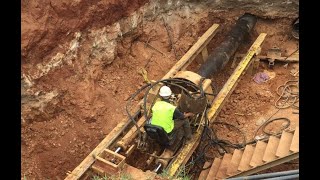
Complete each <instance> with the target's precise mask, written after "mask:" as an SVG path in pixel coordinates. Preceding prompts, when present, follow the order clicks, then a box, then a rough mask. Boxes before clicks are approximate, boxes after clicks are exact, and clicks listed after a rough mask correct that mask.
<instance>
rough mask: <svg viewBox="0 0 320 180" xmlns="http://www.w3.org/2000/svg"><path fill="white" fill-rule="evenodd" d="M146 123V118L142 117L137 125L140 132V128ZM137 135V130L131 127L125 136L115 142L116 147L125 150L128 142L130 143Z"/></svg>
mask: <svg viewBox="0 0 320 180" xmlns="http://www.w3.org/2000/svg"><path fill="white" fill-rule="evenodd" d="M145 123H146V118H145V117H144V116H142V117H141V118H140V119H139V120H138V122H137V124H138V126H139V127H140V130H142V126H144V124H145ZM137 135H138V129H137V127H136V126H133V127H132V128H131V129H130V130H129V131H128V132H127V133H126V135H125V136H124V137H123V138H121V140H120V141H118V142H117V145H118V146H120V147H122V148H123V149H125V150H126V149H127V146H128V144H129V143H130V142H132V140H133V139H134V138H135V137H136V136H137Z"/></svg>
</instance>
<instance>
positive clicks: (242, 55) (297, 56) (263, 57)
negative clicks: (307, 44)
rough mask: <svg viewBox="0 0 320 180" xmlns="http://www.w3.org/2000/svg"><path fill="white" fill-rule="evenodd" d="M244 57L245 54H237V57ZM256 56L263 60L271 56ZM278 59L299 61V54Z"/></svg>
mask: <svg viewBox="0 0 320 180" xmlns="http://www.w3.org/2000/svg"><path fill="white" fill-rule="evenodd" d="M240 57H244V54H237V55H236V57H235V58H240ZM256 58H259V59H261V60H268V59H269V58H270V57H269V56H263V55H258V56H256ZM275 60H276V61H283V62H299V54H298V55H292V56H290V57H283V56H281V57H276V59H275Z"/></svg>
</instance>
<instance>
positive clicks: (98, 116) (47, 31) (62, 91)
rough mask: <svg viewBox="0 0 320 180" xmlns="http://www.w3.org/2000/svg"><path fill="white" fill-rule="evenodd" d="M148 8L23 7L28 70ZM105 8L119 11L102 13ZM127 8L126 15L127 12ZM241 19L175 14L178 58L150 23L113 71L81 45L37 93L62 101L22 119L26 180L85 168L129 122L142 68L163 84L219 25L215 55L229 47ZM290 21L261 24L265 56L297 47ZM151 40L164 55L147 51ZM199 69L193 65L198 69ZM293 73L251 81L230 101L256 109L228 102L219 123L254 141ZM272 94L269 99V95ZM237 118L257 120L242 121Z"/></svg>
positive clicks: (120, 4)
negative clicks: (66, 45)
mask: <svg viewBox="0 0 320 180" xmlns="http://www.w3.org/2000/svg"><path fill="white" fill-rule="evenodd" d="M145 2H146V1H143V0H141V1H139V0H135V1H130V3H129V1H128V2H127V1H124V0H123V1H108V3H106V2H104V1H103V2H101V1H90V3H91V4H92V3H93V4H95V8H91V7H90V8H89V6H88V3H89V1H79V2H78V1H71V2H69V1H68V2H67V1H55V2H51V3H50V2H42V1H41V2H40V1H26V2H22V37H23V38H22V53H23V59H22V69H23V71H26V70H28V71H30V72H32V67H33V66H34V65H35V64H37V63H39V62H41V61H42V58H49V57H52V55H53V54H55V53H57V52H60V51H61V50H62V49H61V48H62V47H59V46H58V45H57V44H59V42H62V41H67V42H68V41H70V40H71V39H72V37H71V36H68V35H67V34H68V32H74V31H77V30H81V29H85V28H88V27H90V26H101V27H102V26H105V25H107V24H110V23H112V22H114V21H116V20H117V19H119V18H121V17H124V16H126V15H128V14H129V13H130V12H132V11H134V10H135V9H136V8H138V7H139V6H141V5H143V4H144V3H145ZM105 3H106V4H105ZM129 4H130V5H129ZM106 8H109V9H111V10H113V11H111V10H108V11H104V9H106ZM41 9H42V10H41ZM43 9H45V10H44V11H43ZM122 9H126V11H121V10H122ZM110 11H111V12H112V13H111V14H110V13H109V12H110ZM30 12H31V13H30ZM107 12H108V13H107ZM242 13H243V12H232V13H230V12H227V11H222V12H216V13H208V12H202V13H201V14H197V15H195V16H192V17H191V20H190V19H187V18H182V16H179V14H172V16H174V17H175V18H176V21H172V23H171V24H169V26H170V27H171V29H172V31H173V33H172V34H173V42H176V43H175V47H176V48H177V49H178V51H177V58H175V54H174V52H173V50H172V48H171V47H170V46H169V39H168V36H167V31H166V29H165V26H164V25H163V21H162V19H161V18H160V17H158V18H156V19H155V20H154V21H152V22H148V23H146V24H144V26H143V28H142V27H140V28H138V30H137V31H136V32H134V33H132V34H130V35H128V36H124V37H123V39H122V40H121V41H120V42H119V43H118V47H117V57H116V59H115V60H114V61H113V62H112V63H111V64H110V65H105V66H101V64H98V65H95V64H90V65H87V64H86V63H85V62H86V57H87V56H88V54H89V52H88V51H89V50H88V49H89V46H90V45H89V44H83V45H82V47H81V49H80V50H79V56H78V59H77V60H76V61H74V65H73V66H68V65H65V66H64V67H63V68H59V69H56V70H54V71H51V72H49V73H48V74H47V75H45V76H43V77H41V78H39V79H38V80H36V83H35V85H34V86H33V87H32V89H31V90H35V91H40V93H41V92H50V91H52V90H58V91H59V95H58V97H57V98H56V100H54V102H52V103H51V104H49V105H48V106H47V107H46V109H45V111H44V112H45V113H42V114H37V113H36V112H31V113H30V114H22V116H23V117H25V116H30V117H32V119H31V120H28V121H27V122H26V123H23V124H22V137H21V142H22V146H21V148H22V162H21V165H22V171H21V175H22V177H24V176H25V177H27V179H46V178H50V179H55V178H60V179H63V178H64V177H66V172H67V171H72V170H73V169H74V168H75V167H76V166H77V165H79V163H80V162H81V161H82V160H83V159H84V158H85V157H86V156H87V155H88V154H89V153H90V152H91V151H92V150H93V149H94V148H95V147H96V146H97V145H98V144H99V142H100V141H101V140H102V139H103V138H104V137H105V136H106V134H108V133H109V132H110V131H111V130H112V129H113V128H114V127H115V126H116V125H117V123H118V122H120V121H121V120H122V119H124V118H126V113H125V104H126V100H127V99H128V98H129V95H131V94H133V93H134V92H135V91H136V90H137V89H139V88H140V87H141V86H142V85H143V84H144V82H143V81H144V80H143V77H142V76H141V75H140V74H139V73H138V70H139V69H140V68H145V69H146V70H147V72H148V78H149V79H154V80H158V79H160V78H161V77H162V76H163V75H165V74H166V72H167V71H168V70H169V69H170V68H171V67H172V66H173V65H174V64H175V63H176V62H177V59H180V58H181V57H182V56H183V55H184V54H185V53H186V51H187V50H188V49H189V48H190V47H191V46H192V45H193V44H194V43H195V42H196V40H197V39H198V37H200V36H201V35H202V34H203V33H204V32H205V31H206V30H207V29H208V28H209V27H210V26H211V25H212V24H213V23H218V24H220V25H221V31H220V32H219V33H218V34H217V35H216V36H215V38H214V39H213V40H212V41H211V43H210V44H209V51H210V50H212V49H213V48H214V47H215V46H217V44H219V42H221V41H222V40H223V37H222V36H223V35H224V34H225V33H226V31H228V29H230V25H232V24H234V22H235V20H236V18H235V17H238V16H240V15H241V14H242ZM97 14H100V15H99V16H97ZM79 16H81V19H80V20H79ZM98 17H99V18H98ZM290 21H291V19H280V20H273V21H271V20H270V21H267V20H266V21H263V20H262V21H258V23H257V28H256V31H257V32H256V34H257V33H260V32H265V31H267V33H268V34H269V36H267V39H266V43H265V46H263V50H265V49H268V48H270V47H272V46H274V44H273V43H279V41H281V40H283V43H282V44H280V45H279V44H278V45H279V46H280V48H283V49H286V50H287V53H290V52H291V51H292V50H293V49H294V48H293V47H295V45H292V43H293V44H294V43H296V41H294V40H292V39H291V40H289V41H290V43H287V40H288V39H289V38H290V34H289V29H290V25H289V24H290ZM273 23H275V24H273ZM270 24H272V26H270ZM176 27H180V28H176ZM272 33H273V35H272ZM148 39H149V41H148ZM145 41H148V42H149V43H150V44H151V45H152V46H154V47H155V48H156V49H158V50H159V51H161V52H163V53H164V54H165V56H163V55H162V54H160V53H159V52H157V51H155V50H153V49H151V48H148V47H146V46H145V44H144V42H145ZM296 44H297V43H296ZM249 46H250V44H249ZM289 47H291V48H289ZM197 66H198V65H196V64H195V65H193V68H196V67H197ZM290 68H291V65H289V66H288V69H284V68H283V66H282V65H280V64H277V63H276V68H275V71H276V73H277V75H276V77H275V78H274V79H272V80H270V81H269V82H267V83H264V84H262V85H257V84H255V83H254V82H252V81H251V77H247V78H245V79H244V80H242V81H241V82H240V83H239V85H238V87H239V89H238V92H239V93H238V94H236V92H237V91H235V94H234V95H232V96H231V98H230V100H229V102H233V101H235V100H237V101H238V102H235V103H245V104H253V105H252V107H251V108H250V109H249V108H246V109H242V107H241V106H239V105H236V104H234V103H231V104H230V103H228V102H227V104H226V106H225V107H224V108H223V110H222V113H221V115H220V116H219V118H220V119H221V120H225V121H228V122H230V123H233V124H236V123H240V124H241V125H242V127H243V128H246V129H247V130H248V133H249V134H248V137H249V136H250V137H251V135H252V132H251V131H253V130H254V129H255V128H256V126H255V125H254V124H255V121H256V118H257V117H258V116H259V115H263V114H264V113H267V112H268V111H269V110H270V109H271V107H272V102H273V101H274V98H276V96H275V93H274V89H275V88H277V86H279V85H280V84H282V83H284V82H285V81H286V80H287V79H288V78H290V75H288V73H287V71H289V70H290ZM262 69H266V67H265V66H263V65H262V63H261V67H260V70H262ZM230 72H231V71H226V72H224V73H220V75H221V76H219V77H220V78H221V79H220V78H217V79H213V82H214V83H215V86H217V87H219V88H221V87H222V84H223V83H224V82H225V81H226V78H227V77H228V76H229V75H230ZM219 79H220V81H219ZM267 90H269V91H270V93H266V91H267ZM243 96H244V98H242V99H241V97H243ZM261 99H262V100H261ZM270 99H271V100H270ZM234 113H244V114H248V113H251V114H252V115H251V116H250V115H249V116H247V117H242V116H240V117H239V116H237V115H234ZM252 123H253V124H252ZM250 133H251V134H250Z"/></svg>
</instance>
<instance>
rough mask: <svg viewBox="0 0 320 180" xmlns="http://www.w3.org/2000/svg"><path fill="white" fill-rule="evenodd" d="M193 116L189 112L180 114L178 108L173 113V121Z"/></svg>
mask: <svg viewBox="0 0 320 180" xmlns="http://www.w3.org/2000/svg"><path fill="white" fill-rule="evenodd" d="M193 115H194V114H193V113H191V112H185V113H182V112H181V111H180V110H179V109H178V108H176V109H175V110H174V113H173V119H184V118H187V117H191V116H193Z"/></svg>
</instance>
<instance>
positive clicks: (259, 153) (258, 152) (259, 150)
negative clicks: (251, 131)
mask: <svg viewBox="0 0 320 180" xmlns="http://www.w3.org/2000/svg"><path fill="white" fill-rule="evenodd" d="M266 147H267V143H265V142H263V141H258V143H257V145H256V148H255V149H254V152H253V156H252V159H251V162H250V166H252V167H256V166H259V165H261V164H263V161H262V158H263V155H264V152H265V151H266Z"/></svg>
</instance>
